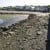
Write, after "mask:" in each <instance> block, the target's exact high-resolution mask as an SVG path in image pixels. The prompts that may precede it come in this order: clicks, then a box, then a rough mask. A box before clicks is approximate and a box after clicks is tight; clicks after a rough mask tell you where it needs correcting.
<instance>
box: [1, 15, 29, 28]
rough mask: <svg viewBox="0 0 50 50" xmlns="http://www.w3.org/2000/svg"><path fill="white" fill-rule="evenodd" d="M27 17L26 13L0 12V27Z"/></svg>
mask: <svg viewBox="0 0 50 50" xmlns="http://www.w3.org/2000/svg"><path fill="white" fill-rule="evenodd" d="M27 18H28V15H21V14H0V27H1V26H9V25H12V24H14V23H18V22H19V21H22V20H25V19H27Z"/></svg>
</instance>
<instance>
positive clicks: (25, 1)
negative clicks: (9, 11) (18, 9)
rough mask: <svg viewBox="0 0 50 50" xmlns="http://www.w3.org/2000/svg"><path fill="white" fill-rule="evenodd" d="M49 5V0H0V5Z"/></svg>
mask: <svg viewBox="0 0 50 50" xmlns="http://www.w3.org/2000/svg"><path fill="white" fill-rule="evenodd" d="M15 5H50V0H0V6H1V7H2V6H15Z"/></svg>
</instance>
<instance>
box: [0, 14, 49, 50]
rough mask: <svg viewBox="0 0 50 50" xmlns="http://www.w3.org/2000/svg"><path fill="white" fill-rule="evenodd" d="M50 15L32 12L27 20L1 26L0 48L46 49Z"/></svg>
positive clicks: (5, 49)
mask: <svg viewBox="0 0 50 50" xmlns="http://www.w3.org/2000/svg"><path fill="white" fill-rule="evenodd" d="M48 22H49V15H46V14H42V15H36V14H30V15H29V17H28V18H27V19H25V20H22V21H20V22H19V23H15V24H12V25H11V26H8V27H0V50H46V48H47V47H46V46H47V40H48V39H47V35H48Z"/></svg>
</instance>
